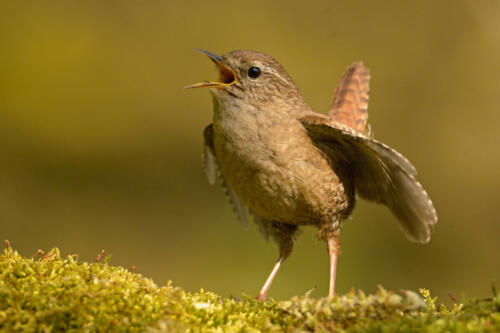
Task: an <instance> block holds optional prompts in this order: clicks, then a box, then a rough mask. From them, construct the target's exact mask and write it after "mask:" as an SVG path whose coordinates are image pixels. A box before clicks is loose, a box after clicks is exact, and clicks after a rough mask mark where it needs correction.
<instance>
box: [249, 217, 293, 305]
mask: <svg viewBox="0 0 500 333" xmlns="http://www.w3.org/2000/svg"><path fill="white" fill-rule="evenodd" d="M269 231H270V234H271V236H272V237H273V239H274V241H275V242H276V243H278V246H279V249H280V256H279V258H278V261H277V262H276V264H275V265H274V267H273V270H272V271H271V274H269V276H268V278H267V280H266V282H265V283H264V285H263V286H262V288H261V289H260V292H259V295H257V297H256V298H257V299H258V300H260V301H265V300H266V297H267V292H268V291H269V288H271V284H272V283H273V280H274V277H275V276H276V273H278V270H279V268H280V266H281V264H282V263H283V261H284V260H285V259H286V258H287V257H288V256H289V255H290V253H292V249H293V235H294V234H295V231H297V226H295V225H290V224H283V223H277V222H273V224H272V226H271V228H270V230H269Z"/></svg>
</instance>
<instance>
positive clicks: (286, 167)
mask: <svg viewBox="0 0 500 333" xmlns="http://www.w3.org/2000/svg"><path fill="white" fill-rule="evenodd" d="M293 137H294V139H293V140H292V141H288V142H287V143H286V145H287V147H285V149H281V147H280V146H279V145H278V144H276V142H278V141H277V140H275V141H274V142H275V144H263V143H262V142H252V143H251V144H248V142H245V141H244V140H243V141H241V140H236V142H235V141H234V140H232V138H227V137H226V138H219V139H218V138H217V136H216V137H215V140H214V144H215V151H216V157H217V162H218V164H219V168H220V171H221V173H222V176H223V177H224V179H225V181H226V182H227V183H228V185H229V186H231V188H232V189H233V190H234V191H235V192H236V194H237V195H238V197H239V198H240V199H241V200H242V201H243V202H244V203H245V205H246V206H248V207H249V208H250V209H251V210H252V211H253V212H255V213H256V214H257V215H259V216H260V217H261V218H264V219H266V220H271V221H278V222H285V223H291V224H323V223H327V222H329V221H332V220H338V217H339V216H340V215H342V212H345V211H347V210H349V207H350V206H351V200H350V195H349V193H348V192H349V189H347V188H346V186H349V185H347V184H345V183H344V182H343V181H342V180H341V179H340V178H339V176H338V175H337V174H336V173H335V172H334V171H333V169H332V168H331V166H330V164H329V162H328V161H327V160H326V159H325V158H324V157H323V155H322V154H321V153H320V152H319V150H318V149H317V148H316V147H315V146H314V145H313V144H312V143H311V142H310V140H309V139H308V138H304V140H298V139H297V135H295V136H293Z"/></svg>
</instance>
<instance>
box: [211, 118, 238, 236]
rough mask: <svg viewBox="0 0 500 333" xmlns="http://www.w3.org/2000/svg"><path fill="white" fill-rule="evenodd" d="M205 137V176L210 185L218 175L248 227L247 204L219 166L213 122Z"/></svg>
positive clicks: (235, 209)
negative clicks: (229, 183) (245, 204)
mask: <svg viewBox="0 0 500 333" xmlns="http://www.w3.org/2000/svg"><path fill="white" fill-rule="evenodd" d="M203 137H204V138H205V146H204V149H203V170H204V171H205V176H206V177H207V180H208V183H209V184H210V185H214V184H215V179H216V178H217V177H218V178H219V180H220V183H221V185H222V188H223V189H224V192H225V193H226V196H227V197H228V198H229V201H230V202H231V205H232V206H233V210H234V211H235V212H236V214H237V215H238V219H239V220H240V222H241V224H243V226H244V227H245V228H246V227H247V226H248V222H247V216H246V213H245V206H244V205H243V203H242V202H241V200H240V198H238V196H237V195H236V193H234V191H233V190H232V189H231V187H230V186H229V185H228V184H226V182H225V181H224V178H223V177H222V175H221V173H220V171H219V167H218V166H217V159H216V157H215V150H214V142H213V129H212V124H210V125H208V126H207V127H205V130H204V131H203Z"/></svg>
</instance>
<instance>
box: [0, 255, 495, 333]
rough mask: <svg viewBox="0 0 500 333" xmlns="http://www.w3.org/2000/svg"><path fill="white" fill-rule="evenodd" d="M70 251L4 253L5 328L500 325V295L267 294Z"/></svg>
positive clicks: (1, 303)
mask: <svg viewBox="0 0 500 333" xmlns="http://www.w3.org/2000/svg"><path fill="white" fill-rule="evenodd" d="M103 258H104V255H100V256H99V257H98V259H96V262H93V263H86V262H78V261H77V259H76V257H75V256H68V257H66V258H61V256H60V253H59V250H58V249H52V250H51V251H50V252H48V253H46V254H45V253H43V252H41V251H39V252H38V253H37V254H36V255H35V256H34V257H32V258H25V257H22V256H21V255H19V254H18V253H17V252H16V251H14V250H12V248H10V246H8V247H7V248H6V249H5V250H4V252H3V254H2V255H0V330H2V331H7V332H10V331H23V332H50V331H65V332H71V331H89V332H96V331H97V332H108V331H112V332H114V331H132V332H143V331H147V332H151V333H153V332H172V331H192V332H200V331H203V332H259V331H266V332H281V331H316V332H324V331H338V330H340V331H346V332H358V331H363V332H415V331H419V332H420V331H423V332H465V331H473V332H498V331H500V313H499V311H500V296H498V295H495V296H494V297H492V298H491V299H484V300H470V301H467V302H465V303H464V304H457V305H455V306H454V307H453V308H451V309H447V308H445V307H444V306H442V305H438V304H437V303H436V299H433V298H431V296H430V295H429V292H428V291H426V290H421V291H420V295H419V294H417V293H415V292H411V291H405V292H402V293H399V294H397V293H394V292H391V291H386V290H384V289H383V288H379V290H378V292H377V293H376V294H374V295H365V294H364V293H363V292H361V291H358V292H355V291H351V292H349V293H347V294H346V295H343V296H338V297H335V298H327V297H326V298H318V299H314V298H311V297H308V296H301V297H294V298H292V299H290V300H287V301H282V302H277V301H274V300H269V301H267V302H264V303H263V302H259V301H256V300H254V299H253V298H252V297H248V296H243V297H242V299H241V300H240V299H237V298H226V297H221V296H218V295H216V294H214V293H211V292H206V291H203V290H201V291H200V292H197V293H188V292H185V291H183V290H182V289H180V288H178V287H173V286H172V285H171V284H168V285H167V286H164V287H159V286H157V285H156V284H155V283H154V282H153V281H152V280H150V279H147V278H145V277H143V276H141V275H140V274H137V273H134V272H130V271H129V270H127V269H125V268H122V267H114V266H110V265H108V264H107V262H106V260H105V259H104V260H103Z"/></svg>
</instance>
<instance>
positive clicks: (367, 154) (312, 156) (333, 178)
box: [186, 50, 437, 300]
mask: <svg viewBox="0 0 500 333" xmlns="http://www.w3.org/2000/svg"><path fill="white" fill-rule="evenodd" d="M198 51H200V52H202V53H204V54H206V55H208V57H210V59H211V60H212V61H213V62H214V63H215V64H216V66H217V68H218V69H219V72H220V76H219V80H218V81H211V82H209V81H206V82H202V83H197V84H193V85H191V86H188V87H186V88H198V87H208V88H209V90H210V92H211V93H212V97H213V104H214V117H213V123H212V124H210V125H209V126H207V127H206V128H205V131H204V138H205V148H204V169H205V173H206V176H207V178H208V181H209V183H210V184H214V183H215V179H216V178H217V177H218V178H219V179H220V181H221V183H222V184H223V186H224V187H225V189H226V192H227V194H228V196H229V199H230V200H231V202H232V204H233V206H234V208H235V211H236V213H237V214H238V217H239V219H240V220H241V221H242V222H243V223H244V224H246V223H247V222H246V221H247V217H246V210H248V212H249V213H250V214H251V215H252V216H253V219H254V221H255V223H256V224H257V225H258V227H259V229H260V231H261V233H262V234H263V235H264V237H265V238H266V239H267V238H268V237H269V236H271V238H272V239H273V240H274V241H275V242H276V243H277V244H278V247H279V259H278V261H277V263H276V264H275V266H274V268H273V270H272V272H271V274H270V275H269V277H268V279H267V280H266V282H265V284H264V286H263V287H262V289H261V290H260V293H259V295H258V296H257V298H258V299H261V300H264V299H265V298H266V296H267V292H268V290H269V288H270V286H271V283H272V281H273V279H274V277H275V275H276V273H277V271H278V269H279V267H280V265H281V264H282V262H283V260H285V258H287V257H288V256H289V255H290V253H291V252H292V248H293V241H294V236H295V235H296V234H297V230H298V228H299V227H300V226H301V225H314V226H316V227H317V228H318V229H319V231H318V234H319V237H320V238H321V239H324V240H325V241H326V243H327V248H328V253H329V255H330V289H329V290H330V292H329V294H330V295H333V294H334V291H335V273H336V267H337V257H338V254H339V250H340V244H339V228H340V226H341V223H342V221H343V220H345V219H346V218H347V217H348V216H349V215H350V213H351V211H352V209H353V208H354V202H355V198H356V195H358V196H360V197H361V198H364V199H367V200H370V201H374V202H377V203H381V204H384V205H386V206H387V207H389V209H390V210H391V211H392V213H393V214H394V215H395V216H396V217H397V219H398V220H399V222H400V225H401V228H402V230H403V232H404V233H405V235H406V236H407V237H408V239H410V240H411V241H415V242H420V243H426V242H428V241H429V239H430V233H431V226H433V225H434V224H436V222H437V215H436V211H435V209H434V206H433V204H432V202H431V200H430V198H429V196H428V195H427V193H426V192H425V190H424V189H423V188H422V186H421V185H420V183H419V182H418V181H417V180H416V178H415V177H416V171H415V168H414V167H413V165H412V164H411V163H410V162H409V161H408V160H407V159H406V158H405V157H403V156H402V155H401V154H400V153H398V152H397V151H395V150H394V149H392V148H390V147H388V146H387V145H385V144H383V143H381V142H379V141H377V140H375V139H374V138H373V137H372V135H371V133H370V130H369V126H368V123H367V120H368V113H367V107H368V93H369V79H370V75H369V73H368V69H367V68H366V67H364V65H363V63H361V62H357V63H354V64H353V65H352V66H351V67H349V68H348V70H347V71H346V72H345V74H344V76H343V77H342V79H341V81H340V83H339V85H338V87H337V90H336V92H335V96H334V99H333V102H332V104H331V107H330V111H329V113H328V115H322V114H319V113H316V112H315V111H314V110H312V109H311V107H309V105H308V104H307V103H306V102H305V101H304V99H303V97H302V95H301V93H300V91H299V89H298V88H297V86H296V85H295V83H294V82H293V80H292V79H291V77H290V76H289V75H288V74H287V72H286V71H285V70H284V68H283V67H282V66H281V65H280V64H279V62H278V61H276V60H275V59H274V58H272V57H270V56H268V55H267V54H264V53H260V52H256V51H251V50H237V51H232V52H230V53H228V54H226V55H223V56H218V55H215V54H213V53H211V52H208V51H205V50H198Z"/></svg>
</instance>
